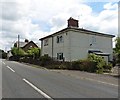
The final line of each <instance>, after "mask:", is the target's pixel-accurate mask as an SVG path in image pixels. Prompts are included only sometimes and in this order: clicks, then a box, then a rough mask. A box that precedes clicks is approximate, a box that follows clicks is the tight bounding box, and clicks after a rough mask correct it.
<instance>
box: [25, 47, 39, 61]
mask: <svg viewBox="0 0 120 100" xmlns="http://www.w3.org/2000/svg"><path fill="white" fill-rule="evenodd" d="M27 54H28V55H29V56H32V57H33V58H35V59H36V58H39V57H40V48H30V49H29V50H28V51H27Z"/></svg>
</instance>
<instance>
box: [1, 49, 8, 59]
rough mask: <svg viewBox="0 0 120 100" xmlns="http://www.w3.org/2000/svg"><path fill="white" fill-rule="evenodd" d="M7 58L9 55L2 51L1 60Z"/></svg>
mask: <svg viewBox="0 0 120 100" xmlns="http://www.w3.org/2000/svg"><path fill="white" fill-rule="evenodd" d="M6 57H7V53H6V52H4V50H1V49H0V58H3V59H5V58H6Z"/></svg>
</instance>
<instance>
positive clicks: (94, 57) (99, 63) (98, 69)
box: [88, 54, 106, 73]
mask: <svg viewBox="0 0 120 100" xmlns="http://www.w3.org/2000/svg"><path fill="white" fill-rule="evenodd" d="M88 59H89V60H90V61H94V62H96V63H97V66H96V73H103V70H104V68H103V67H104V66H106V61H105V60H104V59H103V58H102V56H98V55H95V54H89V55H88Z"/></svg>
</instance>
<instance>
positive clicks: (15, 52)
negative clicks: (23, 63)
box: [11, 47, 26, 56]
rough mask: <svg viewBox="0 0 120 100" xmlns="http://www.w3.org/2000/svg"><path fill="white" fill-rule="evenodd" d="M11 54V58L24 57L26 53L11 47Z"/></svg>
mask: <svg viewBox="0 0 120 100" xmlns="http://www.w3.org/2000/svg"><path fill="white" fill-rule="evenodd" d="M11 53H12V54H13V56H24V55H25V54H26V53H25V51H24V50H22V49H21V48H19V49H18V48H17V47H13V48H12V49H11Z"/></svg>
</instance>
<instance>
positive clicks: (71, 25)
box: [68, 17, 79, 27]
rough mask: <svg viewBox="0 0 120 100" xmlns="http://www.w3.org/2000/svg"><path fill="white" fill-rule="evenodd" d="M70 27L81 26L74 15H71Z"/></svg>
mask: <svg viewBox="0 0 120 100" xmlns="http://www.w3.org/2000/svg"><path fill="white" fill-rule="evenodd" d="M68 27H79V26H78V20H76V19H73V18H72V17H70V18H69V19H68Z"/></svg>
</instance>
